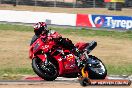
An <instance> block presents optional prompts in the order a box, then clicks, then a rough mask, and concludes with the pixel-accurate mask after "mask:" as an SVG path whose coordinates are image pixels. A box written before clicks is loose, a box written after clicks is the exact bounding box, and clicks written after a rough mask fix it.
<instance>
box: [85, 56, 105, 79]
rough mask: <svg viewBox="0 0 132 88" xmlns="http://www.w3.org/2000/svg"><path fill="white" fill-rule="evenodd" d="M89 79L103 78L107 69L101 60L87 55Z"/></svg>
mask: <svg viewBox="0 0 132 88" xmlns="http://www.w3.org/2000/svg"><path fill="white" fill-rule="evenodd" d="M86 69H87V70H88V73H89V78H90V79H105V77H106V75H107V70H106V67H105V65H104V64H103V62H102V61H101V60H100V59H98V58H97V57H95V56H92V55H89V59H88V62H87V67H86Z"/></svg>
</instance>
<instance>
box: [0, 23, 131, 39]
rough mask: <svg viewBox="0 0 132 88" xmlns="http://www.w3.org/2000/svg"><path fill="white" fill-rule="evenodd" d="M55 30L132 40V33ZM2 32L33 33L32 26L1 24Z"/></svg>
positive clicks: (79, 29) (62, 32)
mask: <svg viewBox="0 0 132 88" xmlns="http://www.w3.org/2000/svg"><path fill="white" fill-rule="evenodd" d="M49 28H51V29H53V30H56V31H58V32H59V33H61V34H69V33H70V35H78V36H104V37H112V38H119V39H122V38H123V39H124V38H127V39H130V40H132V31H131V30H128V31H121V32H119V31H115V30H112V31H108V30H91V29H86V28H62V27H49ZM81 29H82V30H81ZM0 30H14V31H31V32H33V27H32V26H23V25H11V24H0Z"/></svg>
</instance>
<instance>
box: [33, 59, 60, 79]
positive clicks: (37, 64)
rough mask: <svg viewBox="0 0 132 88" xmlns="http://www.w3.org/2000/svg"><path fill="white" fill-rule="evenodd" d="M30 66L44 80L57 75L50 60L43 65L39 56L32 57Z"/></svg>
mask: <svg viewBox="0 0 132 88" xmlns="http://www.w3.org/2000/svg"><path fill="white" fill-rule="evenodd" d="M32 68H33V70H34V72H35V73H36V74H37V75H38V76H39V77H41V78H42V79H44V80H46V81H53V80H55V79H56V78H57V76H58V71H57V68H56V66H55V65H54V64H53V63H52V62H49V63H48V64H47V65H44V63H43V62H42V61H41V60H40V59H39V58H33V60H32Z"/></svg>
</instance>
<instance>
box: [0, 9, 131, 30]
mask: <svg viewBox="0 0 132 88" xmlns="http://www.w3.org/2000/svg"><path fill="white" fill-rule="evenodd" d="M0 21H1V22H15V23H17V22H18V23H37V22H40V21H45V22H47V24H51V25H60V26H77V27H88V28H109V29H112V28H114V29H126V30H130V29H132V17H129V16H107V15H91V14H68V13H50V12H31V11H13V10H0Z"/></svg>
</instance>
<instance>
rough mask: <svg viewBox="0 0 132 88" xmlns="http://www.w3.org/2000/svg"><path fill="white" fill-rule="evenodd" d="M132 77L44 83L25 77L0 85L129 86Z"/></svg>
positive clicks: (40, 79) (60, 80) (63, 79)
mask: <svg viewBox="0 0 132 88" xmlns="http://www.w3.org/2000/svg"><path fill="white" fill-rule="evenodd" d="M131 81H132V77H125V76H124V77H123V76H107V77H106V78H105V79H104V80H91V79H88V78H64V77H58V78H57V79H56V80H55V81H45V80H44V79H42V78H40V77H38V76H26V77H23V78H22V79H21V80H0V85H11V84H15V85H25V84H26V85H35V84H45V83H51V82H53V83H62V84H71V83H79V84H80V86H83V87H84V86H130V85H131Z"/></svg>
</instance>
